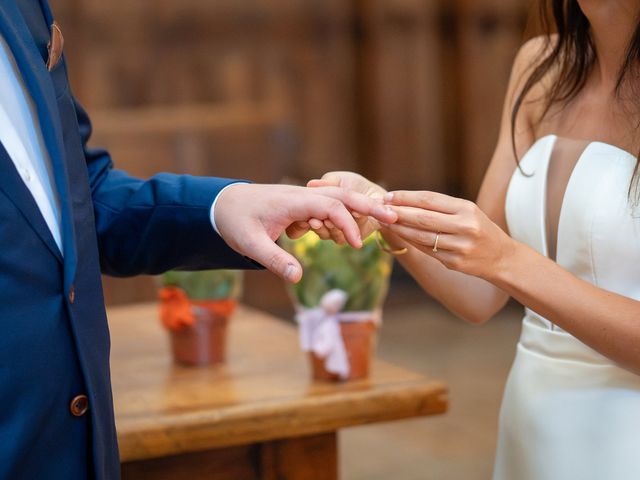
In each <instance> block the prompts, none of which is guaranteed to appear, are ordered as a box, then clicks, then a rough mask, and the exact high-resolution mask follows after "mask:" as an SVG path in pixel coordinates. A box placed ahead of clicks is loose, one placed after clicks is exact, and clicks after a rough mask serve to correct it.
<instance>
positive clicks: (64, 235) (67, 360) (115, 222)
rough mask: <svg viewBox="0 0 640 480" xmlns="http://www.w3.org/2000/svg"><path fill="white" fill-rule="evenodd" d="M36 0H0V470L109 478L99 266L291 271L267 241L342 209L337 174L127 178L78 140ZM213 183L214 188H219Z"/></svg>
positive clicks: (344, 199) (359, 203)
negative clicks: (283, 178)
mask: <svg viewBox="0 0 640 480" xmlns="http://www.w3.org/2000/svg"><path fill="white" fill-rule="evenodd" d="M62 43H63V39H62V34H61V31H60V29H59V27H58V26H57V24H56V23H55V22H54V18H53V16H52V13H51V11H50V9H49V6H48V5H47V3H46V0H0V479H11V480H14V479H30V480H31V479H38V480H46V479H64V480H75V479H82V478H96V479H101V480H112V479H117V478H118V477H119V470H120V466H119V459H118V450H117V442H116V432H115V426H114V419H113V405H112V399H111V386H110V379H109V332H108V328H107V322H106V316H105V311H104V302H103V296H102V286H101V283H100V272H104V273H107V274H110V275H121V276H126V275H136V274H142V273H146V274H155V273H159V272H162V271H165V270H167V269H173V268H182V269H201V268H221V267H224V268H256V267H257V265H258V264H261V265H265V266H266V267H267V268H269V269H270V270H272V271H273V272H275V273H277V274H278V275H280V276H282V277H283V278H286V279H287V280H289V281H294V282H295V281H297V280H299V278H300V276H301V274H302V271H301V268H300V265H299V264H298V262H297V261H296V260H295V259H294V258H293V257H291V256H290V255H288V254H286V253H285V252H284V251H282V250H281V249H279V248H278V246H277V245H276V244H275V243H274V240H275V239H276V238H277V237H278V236H279V235H280V234H281V233H282V232H283V231H285V230H287V231H288V233H290V234H291V235H298V234H300V233H301V232H303V231H305V229H307V228H308V224H307V221H308V220H310V219H311V218H316V219H320V220H324V219H329V220H331V221H332V222H333V223H334V224H336V225H337V226H338V227H339V228H340V229H341V230H342V231H343V232H344V234H345V237H346V238H347V239H348V240H349V242H350V243H351V244H352V245H354V246H358V245H359V244H360V238H359V231H358V227H357V225H356V223H355V222H354V220H353V218H352V217H351V214H350V211H357V212H359V213H361V214H363V215H372V216H375V217H376V218H378V219H379V220H381V221H383V222H387V223H390V222H393V221H394V220H395V218H394V214H393V213H390V212H388V211H387V210H386V209H385V208H384V207H383V206H382V205H378V204H377V203H375V202H373V201H372V200H368V199H366V198H365V197H362V196H358V195H357V194H352V193H348V192H344V191H342V190H339V189H332V188H328V189H317V190H314V191H309V190H307V189H303V188H299V187H288V186H273V185H272V186H267V185H251V184H247V183H239V182H237V181H234V180H228V179H221V178H197V177H191V176H187V175H182V176H179V175H169V174H160V175H157V176H155V177H153V178H151V179H150V180H147V181H142V180H139V179H136V178H132V177H130V176H128V175H127V174H126V173H124V172H122V171H118V170H115V169H113V167H112V162H111V158H110V157H109V154H108V153H107V152H106V151H104V150H92V149H88V148H87V141H88V139H89V136H90V133H91V125H90V122H89V118H88V116H87V114H86V113H85V112H84V110H83V109H82V108H81V107H80V105H79V104H78V103H77V102H76V100H75V98H74V97H73V95H72V93H71V91H70V89H69V85H68V80H67V74H66V68H67V67H66V65H65V62H64V57H63V56H62ZM223 190H224V192H223Z"/></svg>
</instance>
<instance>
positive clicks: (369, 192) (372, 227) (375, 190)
mask: <svg viewBox="0 0 640 480" xmlns="http://www.w3.org/2000/svg"><path fill="white" fill-rule="evenodd" d="M307 186H308V187H313V188H318V187H340V188H344V189H346V190H350V191H353V192H357V193H360V194H362V195H366V196H367V197H369V198H372V199H376V200H378V199H379V200H382V199H383V197H384V196H385V194H386V193H387V191H386V190H385V189H384V188H382V187H381V186H379V185H376V184H375V183H373V182H370V181H369V180H367V179H366V178H364V177H363V176H362V175H358V174H357V173H353V172H330V173H327V174H326V175H324V176H323V177H322V178H321V179H316V180H310V181H309V182H308V183H307ZM356 221H357V223H358V226H359V227H360V232H361V234H362V238H366V237H368V236H369V235H371V233H373V232H375V231H376V230H378V229H379V228H380V224H379V223H378V222H377V221H376V219H375V218H372V217H358V216H357V215H356ZM309 224H310V226H311V228H312V229H313V231H314V232H316V233H317V234H318V235H319V236H320V238H322V239H323V240H328V239H332V240H334V241H335V242H337V243H344V241H345V239H344V236H343V235H342V232H340V230H339V229H336V228H334V226H333V225H332V224H331V222H327V221H325V222H321V221H320V220H318V219H312V220H310V222H309Z"/></svg>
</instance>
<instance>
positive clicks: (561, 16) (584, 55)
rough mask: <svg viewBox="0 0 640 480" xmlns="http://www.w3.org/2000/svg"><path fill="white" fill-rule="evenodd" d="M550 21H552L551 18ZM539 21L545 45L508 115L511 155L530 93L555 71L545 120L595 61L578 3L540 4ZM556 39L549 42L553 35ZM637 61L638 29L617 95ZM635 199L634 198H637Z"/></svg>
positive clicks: (639, 48)
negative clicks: (519, 114)
mask: <svg viewBox="0 0 640 480" xmlns="http://www.w3.org/2000/svg"><path fill="white" fill-rule="evenodd" d="M550 17H551V18H550ZM538 21H539V24H540V26H541V27H542V30H543V33H544V34H545V37H546V39H547V40H546V42H547V44H546V45H545V48H544V49H543V50H542V52H543V53H542V55H543V57H542V58H540V59H539V61H538V62H537V64H536V66H535V67H534V68H533V70H532V71H531V73H530V74H529V77H528V78H527V80H526V82H525V83H524V86H523V88H522V90H521V91H520V93H519V94H518V96H517V97H516V100H515V102H514V105H513V109H512V111H511V144H512V147H513V151H514V154H515V155H516V159H517V158H518V157H517V153H516V144H515V125H516V117H517V116H518V111H519V110H520V107H521V106H522V103H523V102H524V99H525V97H526V95H527V94H528V93H529V91H530V90H531V89H532V88H533V86H534V85H536V84H537V83H538V82H539V81H541V80H542V79H543V78H544V77H545V75H547V74H548V73H549V72H550V71H551V69H555V70H556V72H557V73H556V72H554V81H553V82H551V86H550V88H549V90H548V91H547V92H546V95H545V98H544V100H545V106H544V109H543V113H542V117H544V116H545V115H546V114H547V113H548V112H549V109H550V108H551V106H552V105H553V104H555V103H566V102H569V101H570V100H572V99H573V98H574V97H575V96H576V95H577V94H578V93H579V92H580V90H582V88H583V87H584V85H585V82H586V80H587V76H588V75H589V72H590V71H591V68H592V67H593V64H594V62H595V60H596V51H595V48H594V45H593V39H592V37H591V30H590V26H589V20H588V19H587V17H586V16H585V15H584V13H582V9H581V8H580V5H579V4H578V2H577V0H539V2H538ZM553 33H556V37H555V38H554V41H553V42H552V41H551V39H552V34H553ZM639 59H640V25H638V27H637V28H636V30H635V32H634V34H633V37H632V39H631V42H630V43H629V46H628V47H627V54H626V57H625V61H624V63H623V64H622V67H621V69H620V72H619V74H618V80H617V84H616V94H620V91H621V88H622V85H623V83H624V80H625V78H626V77H627V75H628V74H629V73H630V71H631V68H632V67H634V66H635V65H637V63H636V62H637V61H638V60H639ZM638 169H639V167H638V163H636V168H635V171H634V174H633V180H632V182H631V185H630V186H629V189H630V190H629V191H630V192H631V189H632V188H633V189H635V190H636V191H637V190H638V189H637V186H638ZM636 196H637V195H636Z"/></svg>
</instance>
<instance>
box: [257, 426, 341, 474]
mask: <svg viewBox="0 0 640 480" xmlns="http://www.w3.org/2000/svg"><path fill="white" fill-rule="evenodd" d="M337 447H338V442H337V434H336V432H331V433H325V434H322V435H315V436H311V437H298V438H289V439H285V440H275V441H272V442H267V443H263V444H262V446H261V454H260V457H261V462H260V464H261V472H260V473H261V476H260V480H337V478H338V448H337Z"/></svg>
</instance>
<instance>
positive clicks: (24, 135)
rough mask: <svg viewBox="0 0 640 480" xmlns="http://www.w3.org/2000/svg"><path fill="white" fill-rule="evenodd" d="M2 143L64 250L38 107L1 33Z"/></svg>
mask: <svg viewBox="0 0 640 480" xmlns="http://www.w3.org/2000/svg"><path fill="white" fill-rule="evenodd" d="M0 92H2V93H1V94H0V142H1V143H2V145H3V146H4V148H5V150H6V151H7V153H8V154H9V157H10V158H11V160H12V161H13V163H14V165H15V166H16V169H17V170H18V173H19V174H20V176H21V177H22V180H23V181H24V184H25V185H26V187H27V188H28V189H29V191H30V192H31V195H32V196H33V199H34V200H35V201H36V204H37V205H38V208H39V209H40V213H41V214H42V217H43V218H44V221H45V222H46V224H47V226H48V227H49V230H50V231H51V235H52V236H53V239H54V240H55V242H56V244H57V245H58V248H59V249H60V251H61V252H62V234H61V228H60V224H61V221H60V199H59V197H58V193H57V192H56V189H55V180H54V177H53V170H52V167H51V159H50V158H49V152H48V151H47V147H46V145H45V143H44V138H43V137H42V130H41V129H40V120H39V119H38V115H37V111H36V107H35V104H34V101H33V99H32V98H31V95H29V92H28V91H27V88H26V86H25V84H24V81H23V79H22V75H21V74H20V70H19V69H18V65H17V64H16V60H15V58H14V56H13V53H11V50H10V49H9V46H8V45H7V42H6V41H5V39H4V37H3V36H2V35H0Z"/></svg>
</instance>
